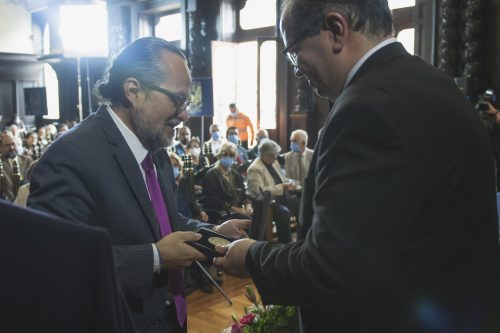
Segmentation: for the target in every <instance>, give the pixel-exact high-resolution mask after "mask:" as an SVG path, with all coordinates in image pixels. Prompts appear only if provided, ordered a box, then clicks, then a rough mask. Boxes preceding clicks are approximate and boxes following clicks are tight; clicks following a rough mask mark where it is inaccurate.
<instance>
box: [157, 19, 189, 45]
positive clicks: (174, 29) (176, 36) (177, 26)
mask: <svg viewBox="0 0 500 333" xmlns="http://www.w3.org/2000/svg"><path fill="white" fill-rule="evenodd" d="M183 30H184V29H182V15H181V13H175V14H169V15H162V16H159V17H158V20H157V23H156V25H155V29H154V35H155V36H156V37H160V38H163V39H165V40H168V41H169V42H178V44H180V41H181V40H182V39H183V38H182V34H183Z"/></svg>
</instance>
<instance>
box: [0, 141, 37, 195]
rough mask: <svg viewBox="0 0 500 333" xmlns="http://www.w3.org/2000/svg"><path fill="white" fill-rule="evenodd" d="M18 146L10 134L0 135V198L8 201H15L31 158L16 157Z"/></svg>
mask: <svg viewBox="0 0 500 333" xmlns="http://www.w3.org/2000/svg"><path fill="white" fill-rule="evenodd" d="M17 148H18V145H17V141H16V140H15V138H14V136H13V135H12V134H10V133H2V134H1V135H0V153H1V156H0V197H1V198H2V199H6V200H8V201H11V202H12V201H14V199H16V195H17V190H18V189H19V187H20V186H21V185H22V183H23V180H24V175H25V174H26V170H27V169H28V167H29V165H30V164H31V162H32V159H31V157H29V156H22V155H18V149H17Z"/></svg>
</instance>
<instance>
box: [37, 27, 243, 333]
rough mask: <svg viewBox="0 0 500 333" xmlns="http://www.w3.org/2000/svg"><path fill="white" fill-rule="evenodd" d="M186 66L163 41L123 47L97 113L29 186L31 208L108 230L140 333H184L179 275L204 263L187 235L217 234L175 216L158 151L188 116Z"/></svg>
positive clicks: (60, 143) (61, 143) (52, 154)
mask: <svg viewBox="0 0 500 333" xmlns="http://www.w3.org/2000/svg"><path fill="white" fill-rule="evenodd" d="M186 63H187V61H186V58H185V56H184V54H183V53H182V52H181V51H180V50H179V49H178V48H177V47H176V46H174V45H173V44H171V43H169V42H167V41H165V40H163V39H160V38H155V37H149V38H143V39H139V40H136V41H135V42H133V43H132V44H131V45H129V46H128V47H127V48H125V49H124V50H123V51H122V52H121V53H120V54H119V55H118V57H117V58H116V59H115V60H114V61H113V63H112V64H111V66H110V67H109V68H108V69H107V70H106V72H105V75H104V77H103V79H101V80H100V81H99V82H98V83H97V84H96V92H98V94H99V96H100V97H101V98H102V101H103V102H104V103H103V105H101V107H100V108H99V109H98V110H97V112H95V113H93V114H91V115H90V116H89V117H88V118H87V119H85V120H84V121H83V122H82V123H81V124H79V125H78V126H76V127H74V128H73V129H72V130H70V131H68V132H67V133H66V134H65V135H64V136H62V137H60V138H59V139H58V140H57V141H55V142H54V143H53V144H52V145H51V146H50V148H49V149H48V150H47V152H46V153H45V154H44V155H43V157H42V158H41V159H40V162H39V164H38V166H37V168H36V170H35V172H34V174H33V176H32V181H31V195H30V198H29V201H28V206H30V207H32V208H36V209H40V210H44V211H46V212H48V213H52V214H55V215H57V216H59V217H62V218H65V219H67V220H72V221H80V222H83V223H86V224H89V225H94V226H100V227H104V228H106V229H107V230H108V231H109V234H110V236H111V239H112V241H113V255H114V261H115V269H116V272H117V278H118V281H119V283H120V285H121V287H122V289H123V291H124V294H125V296H126V298H127V302H128V305H129V307H130V310H131V312H132V317H133V319H134V322H135V325H136V326H137V329H138V331H139V332H186V327H187V322H186V302H185V298H184V297H183V296H184V295H183V277H182V269H183V268H184V267H187V266H189V265H190V264H191V263H192V262H193V260H204V259H206V258H205V256H204V255H203V254H201V253H200V252H198V251H197V250H195V249H194V248H193V247H191V246H189V245H188V244H186V242H187V241H196V240H198V239H199V238H200V235H198V234H196V233H193V232H192V231H194V230H196V229H197V228H199V227H202V226H209V227H213V226H211V225H207V224H204V223H201V222H199V221H195V220H190V219H187V218H185V217H183V216H182V215H180V214H178V212H177V203H176V199H175V194H174V191H173V184H174V179H173V170H172V166H171V164H170V160H169V158H168V156H167V154H166V152H165V151H164V150H163V149H162V148H163V147H167V146H169V145H170V143H171V141H172V139H173V137H174V133H175V130H174V127H175V126H177V125H179V124H180V123H181V122H182V121H185V120H187V117H188V116H187V108H188V107H189V104H190V101H189V97H188V96H189V95H190V89H191V76H190V74H189V71H188V68H187V64H186ZM247 224H248V223H247V221H239V220H232V221H229V222H228V223H226V224H222V225H220V226H217V227H213V228H214V230H218V231H219V232H221V233H224V234H226V235H229V236H232V237H241V236H243V235H245V233H244V232H243V231H241V229H240V227H247V226H248V225H247ZM172 231H173V232H172ZM61 265H64V263H61ZM42 287H43V286H42ZM76 287H77V286H76Z"/></svg>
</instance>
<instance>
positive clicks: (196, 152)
mask: <svg viewBox="0 0 500 333" xmlns="http://www.w3.org/2000/svg"><path fill="white" fill-rule="evenodd" d="M200 153H201V148H200V147H198V148H191V155H193V156H194V157H196V158H198V156H200Z"/></svg>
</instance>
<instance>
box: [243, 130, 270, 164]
mask: <svg viewBox="0 0 500 333" xmlns="http://www.w3.org/2000/svg"><path fill="white" fill-rule="evenodd" d="M268 138H269V133H268V132H267V130H266V129H263V128H259V129H258V130H257V134H256V137H255V141H256V143H255V145H254V146H253V147H252V149H250V150H249V151H248V159H250V160H251V161H253V160H254V159H256V158H257V156H259V144H260V142H261V141H262V140H263V139H268Z"/></svg>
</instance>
